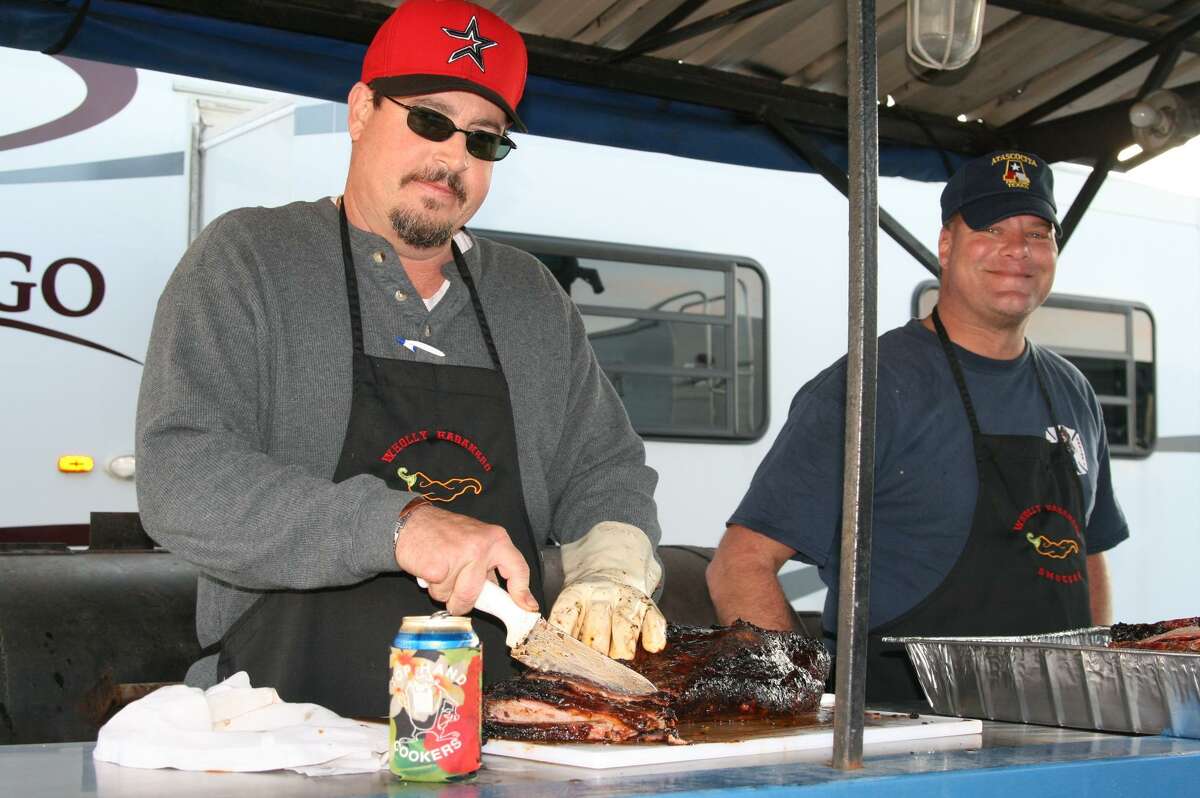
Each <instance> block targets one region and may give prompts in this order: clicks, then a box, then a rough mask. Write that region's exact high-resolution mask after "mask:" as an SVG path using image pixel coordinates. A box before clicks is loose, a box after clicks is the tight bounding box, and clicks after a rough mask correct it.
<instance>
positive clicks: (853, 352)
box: [833, 0, 879, 770]
mask: <svg viewBox="0 0 1200 798" xmlns="http://www.w3.org/2000/svg"><path fill="white" fill-rule="evenodd" d="M846 33H847V42H846V43H847V54H846V60H847V65H848V67H849V81H848V84H847V88H848V93H849V106H848V112H849V115H850V119H849V120H848V122H849V124H848V125H847V127H848V128H849V131H850V314H849V315H850V324H849V346H848V355H847V363H846V455H845V461H844V463H843V474H844V481H843V487H842V548H841V570H840V576H839V588H838V589H839V597H838V639H837V681H836V686H835V687H836V692H837V704H836V705H835V707H834V714H833V766H834V767H835V768H839V769H841V770H850V769H853V768H860V767H862V741H863V721H864V710H865V704H866V677H867V661H866V660H867V610H868V608H869V606H870V576H871V509H872V508H871V506H872V502H873V499H874V492H875V380H876V364H877V360H878V342H877V340H876V305H877V295H876V291H877V282H878V269H877V266H878V246H879V240H878V239H879V232H878V231H879V196H878V193H877V188H878V186H877V183H878V179H879V108H878V105H877V103H876V100H877V98H878V96H879V85H878V74H877V69H876V62H877V58H876V46H875V45H876V42H875V0H846Z"/></svg>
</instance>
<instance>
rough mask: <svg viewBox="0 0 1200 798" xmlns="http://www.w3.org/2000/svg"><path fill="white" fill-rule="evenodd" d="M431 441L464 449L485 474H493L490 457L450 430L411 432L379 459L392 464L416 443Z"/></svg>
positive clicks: (470, 441)
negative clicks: (451, 444) (444, 442)
mask: <svg viewBox="0 0 1200 798" xmlns="http://www.w3.org/2000/svg"><path fill="white" fill-rule="evenodd" d="M430 440H435V441H446V442H447V443H453V444H454V445H455V446H460V447H462V448H463V449H465V450H466V451H467V452H469V453H470V455H471V457H473V458H475V462H477V463H479V465H480V467H481V468H483V470H484V472H485V473H490V472H491V470H492V463H491V461H490V460H488V456H487V455H486V454H484V453H483V450H482V449H480V448H479V447H478V446H476V445H475V443H474V442H473V441H472V440H471V439H470V438H468V437H467V436H465V435H460V434H459V433H457V432H450V431H449V430H444V429H439V430H437V431H433V432H431V431H430V430H427V429H421V430H416V431H415V432H410V433H408V434H407V435H405V436H404V437H402V438H397V439H396V440H395V441H394V442H393V443H392V445H391V446H389V447H388V448H387V450H385V451H384V453H383V454H381V455H380V456H379V459H380V460H381V461H383V462H384V463H388V464H391V463H392V462H393V461H394V460H395V459H396V457H397V456H399V454H400V453H401V452H403V451H404V450H405V449H407V448H408V447H409V446H412V445H413V444H416V443H427V442H429V441H430ZM401 478H403V477H401ZM477 492H478V491H477Z"/></svg>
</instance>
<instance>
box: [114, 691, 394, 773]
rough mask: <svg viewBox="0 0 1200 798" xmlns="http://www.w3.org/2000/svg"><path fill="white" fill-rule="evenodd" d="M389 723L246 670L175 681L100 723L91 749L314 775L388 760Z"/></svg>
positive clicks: (202, 765)
mask: <svg viewBox="0 0 1200 798" xmlns="http://www.w3.org/2000/svg"><path fill="white" fill-rule="evenodd" d="M387 750H388V729H387V726H385V725H383V724H382V723H378V724H376V723H362V722H359V721H354V720H348V719H346V718H343V717H341V716H339V715H336V714H334V713H333V712H330V711H329V710H328V709H325V708H324V707H320V706H317V705H316V704H288V703H285V702H283V701H282V700H281V699H280V698H279V695H278V693H276V692H275V690H274V688H271V687H259V688H254V687H251V686H250V678H249V677H248V676H247V675H246V673H245V672H244V671H242V672H239V673H235V674H234V675H233V676H230V677H229V678H228V679H226V680H225V681H223V682H221V683H220V684H218V685H217V686H216V687H212V688H209V689H208V690H207V691H205V690H200V689H199V688H196V687H185V686H184V685H171V686H169V687H162V688H159V689H158V690H155V691H154V692H153V693H150V694H149V695H147V696H145V697H144V698H140V699H138V700H137V701H134V702H133V703H131V704H129V705H128V706H126V707H125V708H123V709H122V710H121V711H120V712H118V713H117V714H116V715H114V716H113V717H112V719H111V720H110V721H109V722H108V723H106V724H104V726H102V727H101V729H100V733H99V736H98V737H97V739H96V749H95V751H94V753H93V756H94V757H95V758H96V759H98V760H100V761H102V762H112V763H114V764H117V765H125V766H127V767H135V768H176V769H178V770H226V771H261V770H280V769H287V770H294V771H297V772H299V773H304V774H305V775H309V776H331V775H335V774H342V773H369V772H373V771H376V770H380V769H382V768H386V767H387Z"/></svg>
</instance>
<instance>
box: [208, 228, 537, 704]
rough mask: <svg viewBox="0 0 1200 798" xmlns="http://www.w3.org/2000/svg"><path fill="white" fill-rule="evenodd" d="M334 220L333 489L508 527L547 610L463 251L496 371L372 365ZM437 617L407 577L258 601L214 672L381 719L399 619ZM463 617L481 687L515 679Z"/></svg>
mask: <svg viewBox="0 0 1200 798" xmlns="http://www.w3.org/2000/svg"><path fill="white" fill-rule="evenodd" d="M340 217H341V218H340V226H341V240H342V260H343V266H344V268H345V274H346V297H347V300H348V302H349V306H350V326H351V330H352V332H353V336H354V352H353V357H354V383H353V394H352V401H351V408H350V419H349V422H348V423H347V426H346V437H345V441H344V442H343V444H342V452H341V457H340V459H339V460H338V464H337V470H336V471H335V472H334V475H333V481H334V482H341V481H343V480H346V479H349V478H351V477H354V476H357V475H359V474H373V475H375V476H377V477H379V478H380V479H382V480H384V481H385V482H386V483H387V484H388V486H389V487H391V488H394V489H396V490H404V491H413V492H416V493H420V494H422V495H424V496H425V497H426V498H428V499H429V500H430V501H432V502H434V503H435V506H437V507H440V508H443V509H447V510H450V511H452V512H456V513H460V514H462V515H468V516H471V517H472V518H476V519H479V520H480V521H485V522H487V523H492V524H498V525H499V526H502V527H504V528H505V529H506V530H507V531H508V534H509V537H510V538H511V539H512V542H513V544H514V545H516V547H517V548H518V549H519V550H520V551H521V553H522V554H523V555H524V556H525V560H526V562H528V563H529V566H530V572H531V573H530V589H531V591H532V592H533V594H534V596H535V597H536V598H537V600H538V602H539V604H544V601H545V600H544V595H543V592H542V567H541V560H540V558H539V555H538V549H537V545H536V544H535V542H534V539H533V531H532V529H531V526H530V523H529V517H528V515H527V513H526V510H525V500H524V493H523V492H522V489H521V474H520V470H519V468H518V465H517V442H516V434H515V430H514V426H513V413H512V403H511V401H510V399H509V393H508V383H507V381H506V380H505V378H504V373H503V371H502V369H501V366H500V358H499V356H498V355H497V353H496V346H495V343H494V342H493V340H492V334H491V330H490V328H489V327H488V323H487V318H486V317H485V316H484V312H483V305H482V303H481V302H480V300H479V294H478V292H477V291H476V290H475V282H474V280H473V279H472V278H471V274H470V272H469V271H468V270H467V265H466V261H465V260H464V259H463V256H462V253H461V252H459V250H458V246H457V245H453V244H452V250H453V253H454V262H455V264H456V265H457V267H458V273H459V275H460V276H461V277H462V280H463V282H464V283H465V284H466V286H467V290H468V291H469V292H470V295H471V304H472V306H473V307H474V310H475V318H476V319H477V321H478V322H479V328H480V331H481V332H482V333H483V339H484V342H485V343H486V344H487V349H488V353H489V354H490V355H491V360H492V365H493V366H494V367H495V370H492V369H487V368H476V367H468V366H446V365H433V364H430V363H418V362H414V361H406V360H394V359H390V358H378V357H370V356H368V355H366V354H365V353H364V351H363V336H362V318H361V315H362V314H361V312H360V309H359V296H358V281H357V278H356V276H355V273H354V257H353V254H352V251H351V248H350V233H349V225H348V223H347V221H346V211H345V208H344V207H343V208H341V211H340ZM385 545H386V544H385ZM439 609H443V607H442V606H441V605H439V604H435V603H434V602H433V601H432V600H431V599H430V598H429V595H428V593H426V592H425V591H424V590H422V589H421V588H420V587H418V586H417V583H416V580H415V579H414V578H413V577H411V576H409V575H408V574H405V573H387V574H381V575H379V576H376V577H374V578H371V579H368V580H366V581H365V582H361V583H359V584H356V585H350V586H347V587H336V588H326V589H321V590H305V591H272V592H268V593H266V594H264V595H263V596H262V597H261V598H259V599H258V600H257V601H256V602H255V603H254V604H253V605H252V606H251V607H250V608H249V609H248V610H247V611H246V613H245V614H244V615H243V616H242V617H241V618H239V619H238V620H237V621H236V622H235V623H234V624H233V626H232V627H230V629H229V631H228V632H226V634H225V636H224V638H223V639H222V640H221V643H220V659H219V665H218V673H219V675H220V677H221V678H226V677H228V676H229V675H231V674H233V673H236V672H237V671H239V670H245V671H247V673H248V674H249V676H250V682H251V684H254V685H260V686H269V687H274V688H276V689H277V690H278V691H279V695H280V696H281V697H282V698H283V699H284V700H285V701H297V702H312V703H315V704H321V705H322V706H325V707H327V708H329V709H331V710H333V711H334V712H337V713H338V714H340V715H343V716H347V717H372V716H373V717H384V716H386V715H387V712H388V699H389V696H388V686H387V685H388V678H389V673H388V667H387V662H388V649H389V646H390V644H391V640H392V637H393V636H394V635H395V633H396V630H397V629H399V627H400V621H401V618H403V616H405V615H429V614H431V613H433V612H435V611H437V610H439ZM471 617H472V621H473V622H474V626H475V631H476V633H477V634H478V635H479V638H480V641H481V643H482V644H483V661H484V682H485V684H490V683H492V682H495V681H499V680H501V679H505V678H508V677H509V676H511V675H512V674H513V669H512V660H511V659H510V657H509V654H508V648H507V647H506V646H505V645H504V637H505V633H504V626H503V624H501V623H500V622H499V621H497V620H496V619H494V618H492V617H491V616H490V615H484V614H482V613H472V616H471Z"/></svg>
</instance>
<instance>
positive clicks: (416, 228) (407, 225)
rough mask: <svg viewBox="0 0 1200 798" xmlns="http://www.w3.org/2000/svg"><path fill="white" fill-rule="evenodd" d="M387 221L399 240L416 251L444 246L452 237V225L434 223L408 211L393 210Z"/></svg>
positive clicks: (448, 223)
mask: <svg viewBox="0 0 1200 798" xmlns="http://www.w3.org/2000/svg"><path fill="white" fill-rule="evenodd" d="M388 219H389V220H390V221H391V223H392V229H393V230H395V231H396V235H397V236H398V237H399V238H400V240H401V241H403V242H404V243H405V244H408V245H409V246H410V247H416V248H417V249H436V248H437V247H442V246H445V245H446V242H447V241H449V240H450V236H452V235H454V225H453V224H451V223H450V222H435V221H433V220H432V219H427V218H424V217H422V216H420V215H419V214H417V213H414V212H413V211H409V210H402V209H400V208H393V209H392V212H391V213H389V214H388Z"/></svg>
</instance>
